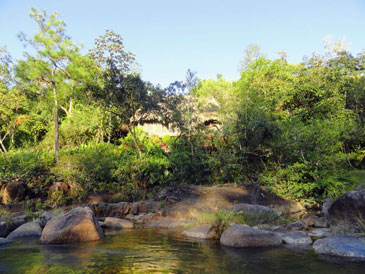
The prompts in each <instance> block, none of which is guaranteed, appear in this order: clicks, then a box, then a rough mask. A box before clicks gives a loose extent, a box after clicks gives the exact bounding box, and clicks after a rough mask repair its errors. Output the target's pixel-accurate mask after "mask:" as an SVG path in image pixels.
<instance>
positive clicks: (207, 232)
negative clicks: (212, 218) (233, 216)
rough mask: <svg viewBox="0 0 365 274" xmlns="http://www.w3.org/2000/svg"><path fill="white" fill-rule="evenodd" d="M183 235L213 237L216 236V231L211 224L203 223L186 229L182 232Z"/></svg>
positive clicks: (203, 237)
mask: <svg viewBox="0 0 365 274" xmlns="http://www.w3.org/2000/svg"><path fill="white" fill-rule="evenodd" d="M182 234H183V235H184V236H187V237H192V238H199V239H214V238H217V233H216V231H215V229H214V227H213V226H211V225H203V226H199V227H196V228H192V229H188V230H185V231H183V232H182Z"/></svg>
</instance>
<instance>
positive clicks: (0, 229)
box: [0, 222, 9, 237]
mask: <svg viewBox="0 0 365 274" xmlns="http://www.w3.org/2000/svg"><path fill="white" fill-rule="evenodd" d="M8 234H9V227H8V225H7V224H6V222H0V237H6V236H8Z"/></svg>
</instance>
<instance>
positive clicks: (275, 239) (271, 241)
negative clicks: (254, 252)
mask: <svg viewBox="0 0 365 274" xmlns="http://www.w3.org/2000/svg"><path fill="white" fill-rule="evenodd" d="M220 243H221V244H222V245H225V246H230V247H270V246H280V245H281V244H282V242H281V238H280V236H279V235H278V234H276V233H273V232H269V231H265V230H260V229H256V228H252V227H249V226H246V225H231V226H229V227H228V228H227V229H226V230H225V231H224V232H223V234H222V236H221V239H220Z"/></svg>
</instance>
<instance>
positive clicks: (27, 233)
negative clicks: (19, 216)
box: [7, 222, 42, 240]
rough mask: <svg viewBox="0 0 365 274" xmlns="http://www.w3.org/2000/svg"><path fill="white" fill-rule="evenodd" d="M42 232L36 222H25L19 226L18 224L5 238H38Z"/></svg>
mask: <svg viewBox="0 0 365 274" xmlns="http://www.w3.org/2000/svg"><path fill="white" fill-rule="evenodd" d="M41 234H42V228H41V227H40V225H39V223H38V222H31V223H26V224H23V225H21V226H19V227H18V228H17V229H15V230H14V231H13V232H11V233H10V234H9V235H8V237H7V239H8V240H14V239H18V238H28V237H33V238H39V237H41Z"/></svg>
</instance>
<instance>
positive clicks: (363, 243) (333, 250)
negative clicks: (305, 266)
mask: <svg viewBox="0 0 365 274" xmlns="http://www.w3.org/2000/svg"><path fill="white" fill-rule="evenodd" d="M313 248H314V250H315V251H316V253H317V254H323V255H331V256H341V257H348V258H354V259H362V260H364V259H365V238H358V237H353V236H343V235H342V236H333V237H328V238H325V239H320V240H317V241H316V242H315V243H314V244H313Z"/></svg>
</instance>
